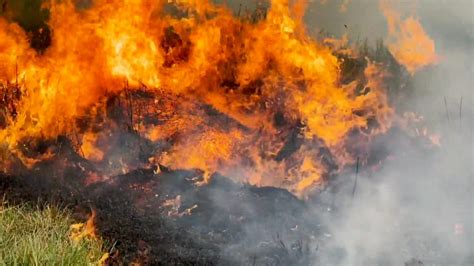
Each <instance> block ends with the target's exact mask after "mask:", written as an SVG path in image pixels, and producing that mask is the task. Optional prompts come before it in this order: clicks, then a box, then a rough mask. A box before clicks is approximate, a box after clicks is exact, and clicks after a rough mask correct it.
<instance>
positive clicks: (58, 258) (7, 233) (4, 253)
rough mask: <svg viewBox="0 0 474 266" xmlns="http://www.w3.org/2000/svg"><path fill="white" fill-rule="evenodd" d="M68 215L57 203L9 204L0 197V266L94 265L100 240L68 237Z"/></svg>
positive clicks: (71, 222)
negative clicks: (47, 204)
mask: <svg viewBox="0 0 474 266" xmlns="http://www.w3.org/2000/svg"><path fill="white" fill-rule="evenodd" d="M73 223H74V222H73V220H72V218H71V216H70V214H69V213H68V212H67V211H66V210H64V209H61V208H58V207H56V206H46V207H42V208H39V207H33V206H31V205H28V204H24V205H15V206H8V205H7V204H5V203H4V202H3V201H2V200H1V199H0V265H94V264H97V262H98V261H99V259H100V258H101V256H102V255H103V254H104V251H103V246H102V243H101V241H99V240H88V239H84V240H82V241H79V242H78V243H75V242H74V241H72V240H71V239H70V238H69V234H70V226H71V224H73Z"/></svg>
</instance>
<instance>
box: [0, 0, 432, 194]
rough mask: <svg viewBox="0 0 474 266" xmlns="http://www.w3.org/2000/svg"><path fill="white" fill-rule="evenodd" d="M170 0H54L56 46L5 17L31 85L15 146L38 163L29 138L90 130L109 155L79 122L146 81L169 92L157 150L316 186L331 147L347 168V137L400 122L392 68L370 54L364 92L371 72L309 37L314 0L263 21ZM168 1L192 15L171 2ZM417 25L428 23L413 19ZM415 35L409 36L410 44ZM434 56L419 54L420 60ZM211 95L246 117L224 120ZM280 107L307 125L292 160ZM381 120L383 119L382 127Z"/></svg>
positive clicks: (162, 159) (235, 172) (0, 66)
mask: <svg viewBox="0 0 474 266" xmlns="http://www.w3.org/2000/svg"><path fill="white" fill-rule="evenodd" d="M165 2H166V1H152V0H133V1H132V0H96V1H95V2H94V4H93V6H92V7H91V8H89V9H85V10H82V9H81V10H78V9H76V7H75V6H74V4H73V1H51V2H50V3H49V8H50V11H51V19H50V21H49V26H50V28H51V29H52V32H53V36H52V37H53V38H52V44H51V46H50V47H49V48H48V49H47V50H46V51H45V52H44V54H41V55H39V54H37V53H36V52H35V51H34V50H32V49H31V48H29V47H28V42H27V40H26V35H25V33H24V32H23V31H22V30H21V29H20V28H19V27H18V26H17V25H15V24H12V23H9V22H7V21H5V20H3V19H0V83H5V84H7V83H8V84H11V83H12V82H13V80H15V79H16V78H18V79H19V81H20V87H21V90H22V95H23V97H22V99H21V102H20V103H19V108H18V114H17V115H16V117H15V118H14V119H12V120H11V121H9V122H8V125H7V126H6V128H5V129H0V149H1V150H2V152H5V151H7V153H10V155H14V156H17V157H19V158H20V159H24V160H26V158H25V156H23V155H22V153H21V151H20V149H19V146H20V145H19V144H20V143H21V142H22V141H23V140H24V139H27V138H29V139H31V138H33V139H34V138H55V137H57V136H59V135H75V134H79V135H81V137H79V138H78V139H81V140H82V141H81V143H82V147H81V149H82V153H83V156H84V157H85V158H87V159H90V160H93V161H101V160H103V159H104V156H105V151H102V150H101V149H100V148H99V146H98V143H97V142H98V140H100V139H102V138H101V137H100V136H98V135H94V134H92V133H87V132H88V131H84V130H83V129H81V128H80V127H79V126H78V125H77V121H78V120H80V119H82V118H83V117H87V116H89V115H91V110H92V109H93V108H94V107H96V106H98V105H101V104H103V99H104V98H105V97H107V96H108V95H110V94H112V93H120V92H124V91H126V90H133V89H138V88H146V89H147V90H149V91H151V92H152V93H154V94H155V95H156V100H155V104H156V106H157V108H158V111H157V112H156V113H155V115H156V116H160V117H164V118H166V119H165V120H166V121H165V122H164V123H160V124H157V125H146V124H143V125H138V126H137V127H136V128H138V131H139V132H140V134H141V135H142V136H145V137H147V138H149V140H150V141H152V142H154V141H158V140H163V139H171V138H172V139H173V146H172V148H171V149H169V150H168V151H167V152H166V153H160V154H157V155H156V158H155V159H156V160H155V161H158V162H159V163H161V164H163V165H166V166H168V167H171V168H199V169H201V170H203V171H204V172H206V173H208V174H207V176H209V175H210V174H211V173H214V172H216V171H219V172H221V173H223V174H226V175H229V176H231V177H236V178H240V179H244V180H247V181H249V182H250V183H252V184H256V185H273V186H277V187H285V188H288V189H289V190H291V191H293V192H295V193H296V194H298V195H303V194H304V193H305V192H306V191H307V190H309V189H311V188H312V187H313V186H314V185H316V184H319V183H320V182H321V181H322V179H323V176H324V174H325V173H326V172H327V171H328V169H326V168H327V167H326V166H325V164H324V163H322V159H321V154H318V151H319V147H322V146H324V147H327V149H328V151H329V152H330V153H331V154H332V155H333V156H335V157H336V160H337V163H338V164H339V165H340V166H341V167H343V166H344V165H346V164H350V163H353V162H354V161H355V160H354V158H353V156H352V155H350V154H349V153H348V152H347V151H346V148H345V145H346V141H347V138H348V136H349V134H350V133H351V132H353V131H358V132H361V133H363V134H364V135H366V136H367V138H368V139H370V138H371V137H373V136H375V135H377V134H380V133H383V132H385V131H386V130H387V129H388V128H389V127H390V125H391V122H390V121H391V120H390V118H391V116H392V115H393V110H392V109H391V108H390V107H389V105H388V101H387V97H386V94H385V91H384V88H383V79H384V75H385V74H384V73H383V71H382V70H381V69H380V68H379V66H378V65H376V64H373V63H371V62H368V67H367V68H366V70H365V73H364V77H363V80H364V82H363V85H364V86H365V87H367V88H370V89H367V93H364V94H361V93H359V92H358V89H357V87H358V85H360V84H359V81H354V82H351V83H349V84H341V82H340V77H341V73H340V64H341V61H340V60H339V59H338V58H337V57H336V56H335V55H334V53H333V50H331V49H330V48H329V47H327V46H324V45H322V44H319V43H317V42H316V41H314V40H312V39H311V38H310V37H308V36H307V35H306V34H305V30H304V25H303V23H302V17H303V15H304V7H305V1H297V3H296V4H295V5H293V6H292V5H290V4H289V1H287V0H272V1H271V8H270V9H269V10H268V12H266V13H265V15H262V17H261V18H260V20H258V21H249V20H247V19H243V18H238V17H235V16H233V15H232V12H231V11H230V10H228V9H227V8H225V7H224V6H219V5H214V4H212V3H211V2H208V1H192V0H188V1H184V0H179V1H171V2H172V3H165ZM166 4H174V5H175V6H177V7H178V8H179V9H181V11H183V12H185V13H187V14H188V15H187V16H184V17H182V18H180V17H177V16H173V15H172V14H169V13H166V11H165V10H164V6H165V5H166ZM392 17H393V16H392ZM391 22H393V23H395V22H396V19H394V18H392V20H391ZM405 24H406V25H405ZM403 25H404V26H403V28H402V30H404V29H405V28H409V29H411V27H412V26H414V25H415V26H414V28H415V29H417V30H419V28H417V27H418V26H416V25H418V24H416V23H414V22H413V21H411V20H409V21H408V22H405V23H403ZM392 28H393V26H392ZM393 29H395V28H393ZM393 29H392V30H393ZM422 33H424V32H422ZM402 37H404V36H402ZM412 40H414V39H409V40H408V41H405V39H403V38H402V39H401V44H402V47H404V46H405V45H411V44H412ZM422 40H425V39H422ZM421 43H422V44H423V43H424V42H421ZM417 45H418V43H417ZM415 47H418V46H415ZM433 47H434V46H433ZM392 49H394V48H392ZM433 49H434V48H433ZM394 54H395V55H396V56H397V58H399V57H400V58H403V57H401V56H400V55H399V54H400V53H399V51H398V50H394ZM427 56H428V55H421V56H420V57H416V62H417V65H415V66H414V67H413V68H412V67H409V70H412V69H417V68H418V67H419V66H421V65H420V63H418V59H419V58H420V60H421V59H426V57H427ZM428 59H430V60H431V59H432V58H431V57H428ZM401 60H402V61H401V62H402V63H404V64H405V63H407V62H408V63H407V64H410V63H411V61H407V62H406V61H404V60H403V59H401ZM414 60H415V59H414ZM430 60H428V61H430ZM425 61H426V60H425ZM15 66H18V68H17V69H18V73H17V71H16V67H15ZM167 95H171V96H169V98H170V99H172V100H170V101H167V100H166V99H167V97H168V96H167ZM203 105H206V106H210V107H211V108H212V110H213V112H216V113H219V114H223V115H225V116H226V117H228V118H229V119H230V120H232V121H233V122H232V123H230V122H229V123H227V122H222V121H215V120H212V115H209V112H207V113H206V112H204V111H202V108H201V107H200V106H203ZM200 108H201V109H200ZM277 116H279V117H281V120H284V121H285V123H286V124H288V125H295V124H301V125H302V126H301V127H302V130H301V132H300V133H301V134H300V135H301V138H302V139H304V141H305V143H306V144H304V145H302V147H301V148H300V150H299V151H298V152H296V153H295V154H293V155H291V156H290V158H286V159H275V158H276V157H278V156H277V155H278V152H279V150H281V149H282V148H283V147H284V145H285V138H284V137H282V136H285V134H286V135H288V132H289V131H290V128H289V127H288V126H286V127H285V126H278V125H276V122H275V117H277ZM371 120H375V121H376V122H377V125H378V126H376V127H369V121H371ZM137 123H138V122H137ZM97 134H106V133H97ZM104 136H105V137H104V138H103V139H107V136H106V135H104ZM311 143H313V144H311ZM316 143H320V144H316Z"/></svg>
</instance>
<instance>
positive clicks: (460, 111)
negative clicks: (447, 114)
mask: <svg viewBox="0 0 474 266" xmlns="http://www.w3.org/2000/svg"><path fill="white" fill-rule="evenodd" d="M459 127H462V96H461V100H460V101H459Z"/></svg>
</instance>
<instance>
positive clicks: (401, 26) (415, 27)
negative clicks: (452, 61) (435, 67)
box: [380, 0, 439, 75]
mask: <svg viewBox="0 0 474 266" xmlns="http://www.w3.org/2000/svg"><path fill="white" fill-rule="evenodd" d="M380 8H381V10H382V12H383V14H384V16H385V18H386V19H387V23H388V48H389V50H390V52H391V53H392V54H393V56H394V57H395V59H396V60H397V61H398V62H399V63H400V64H402V65H404V66H405V67H406V69H407V70H408V72H410V73H411V74H412V75H413V74H414V73H415V72H416V71H418V70H420V69H422V68H424V67H426V66H428V65H431V64H435V63H437V62H438V61H439V58H438V56H437V55H436V51H435V44H434V41H433V40H432V39H431V38H430V36H428V34H426V32H425V30H424V29H423V27H422V26H421V24H420V22H419V21H418V20H417V18H415V17H408V18H406V19H404V20H402V18H401V15H400V14H399V13H398V11H397V10H395V9H393V8H392V6H391V5H390V4H389V2H388V1H385V0H382V1H381V2H380Z"/></svg>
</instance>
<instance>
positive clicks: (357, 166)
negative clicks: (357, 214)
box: [352, 157, 359, 199]
mask: <svg viewBox="0 0 474 266" xmlns="http://www.w3.org/2000/svg"><path fill="white" fill-rule="evenodd" d="M358 176H359V157H357V162H356V172H355V180H354V187H352V199H354V195H355V192H356V188H357V177H358Z"/></svg>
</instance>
